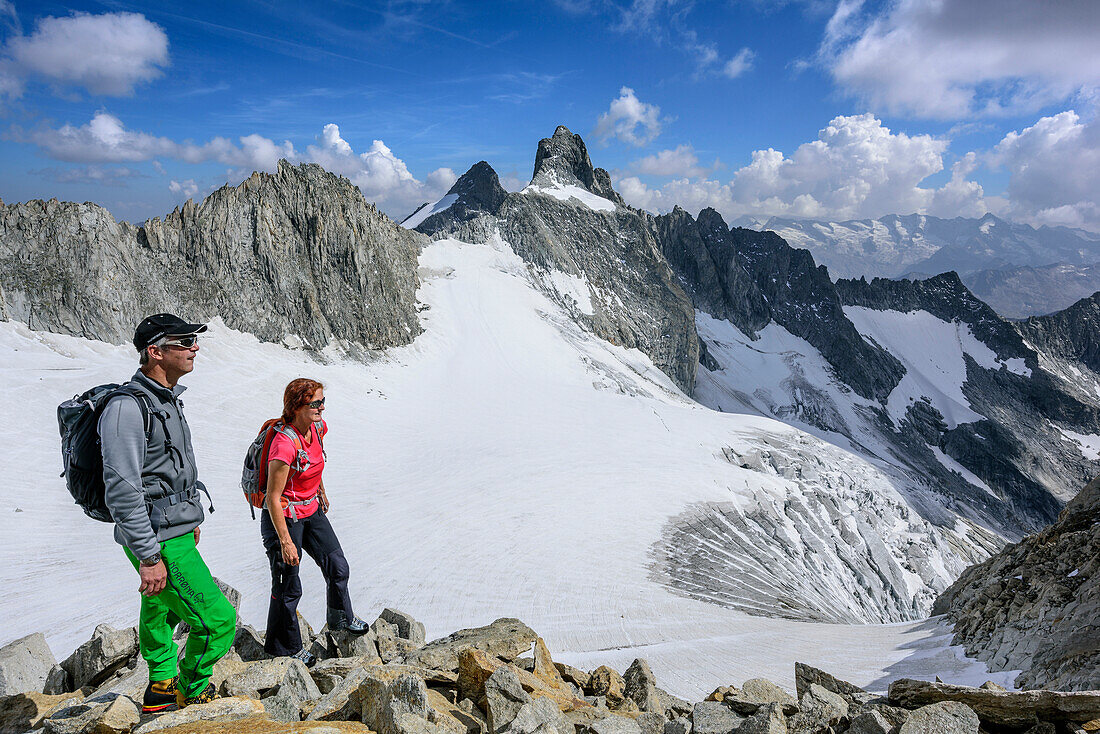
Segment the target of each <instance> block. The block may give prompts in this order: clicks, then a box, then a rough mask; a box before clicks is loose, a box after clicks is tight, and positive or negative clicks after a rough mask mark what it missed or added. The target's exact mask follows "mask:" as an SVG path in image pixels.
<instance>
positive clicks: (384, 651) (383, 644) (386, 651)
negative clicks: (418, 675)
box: [375, 635, 420, 663]
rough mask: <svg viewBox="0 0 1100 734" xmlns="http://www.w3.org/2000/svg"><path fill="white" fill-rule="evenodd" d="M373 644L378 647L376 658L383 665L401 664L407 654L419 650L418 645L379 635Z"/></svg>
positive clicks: (398, 638) (390, 636)
mask: <svg viewBox="0 0 1100 734" xmlns="http://www.w3.org/2000/svg"><path fill="white" fill-rule="evenodd" d="M375 644H377V645H378V657H379V658H381V660H382V662H383V663H397V662H401V661H403V660H404V659H405V657H406V656H407V655H409V653H413V652H416V651H417V650H418V649H420V646H419V645H417V644H415V643H412V642H409V641H408V640H405V639H402V638H400V637H394V636H392V635H380V636H379V637H378V639H377V641H376V643H375Z"/></svg>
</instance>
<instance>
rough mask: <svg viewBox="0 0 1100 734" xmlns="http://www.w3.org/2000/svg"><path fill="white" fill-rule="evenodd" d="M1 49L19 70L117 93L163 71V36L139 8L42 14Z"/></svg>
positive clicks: (165, 59)
mask: <svg viewBox="0 0 1100 734" xmlns="http://www.w3.org/2000/svg"><path fill="white" fill-rule="evenodd" d="M9 7H10V5H9ZM13 12H14V11H13ZM3 53H4V55H5V56H7V57H8V58H10V59H11V65H12V68H13V70H14V71H13V72H12V73H15V74H17V75H18V76H28V75H33V76H37V77H39V78H41V79H43V80H45V81H48V82H51V83H54V84H58V85H65V86H78V87H84V88H85V89H87V90H88V91H89V92H91V93H93V94H105V95H112V96H121V95H128V94H132V93H133V91H134V87H135V86H137V85H138V84H141V83H143V82H148V81H151V80H152V79H156V78H157V77H159V76H160V75H161V74H162V67H164V66H166V65H167V64H168V36H167V35H166V34H165V33H164V29H163V28H161V27H160V26H158V25H157V24H156V23H152V22H150V21H149V20H147V19H146V18H145V16H144V15H141V14H139V13H104V14H102V15H89V14H87V13H74V14H73V15H70V16H66V17H64V18H55V17H47V18H42V19H41V20H39V21H38V22H37V23H36V24H35V28H34V32H33V33H32V34H31V35H29V36H23V35H18V36H15V37H14V38H11V39H9V40H8V42H7V45H6V46H5V47H4V49H3Z"/></svg>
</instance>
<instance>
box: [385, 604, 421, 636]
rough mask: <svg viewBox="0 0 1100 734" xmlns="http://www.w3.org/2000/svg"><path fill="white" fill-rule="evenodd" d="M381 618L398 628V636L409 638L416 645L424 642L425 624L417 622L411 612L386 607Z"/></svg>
mask: <svg viewBox="0 0 1100 734" xmlns="http://www.w3.org/2000/svg"><path fill="white" fill-rule="evenodd" d="M378 616H379V619H384V620H385V621H387V622H389V623H390V624H392V625H394V626H395V627H396V628H397V636H398V637H400V638H401V639H403V640H408V641H409V642H411V643H413V644H414V645H423V644H424V640H425V637H424V625H423V623H421V622H417V621H416V619H414V618H413V616H412V615H411V614H406V613H405V612H401V611H398V610H396V609H390V608H386V609H383V610H382V613H381V614H380V615H378Z"/></svg>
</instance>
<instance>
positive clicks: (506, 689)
mask: <svg viewBox="0 0 1100 734" xmlns="http://www.w3.org/2000/svg"><path fill="white" fill-rule="evenodd" d="M530 702H531V697H530V696H529V695H528V694H527V692H526V691H524V690H523V686H522V685H520V682H519V678H517V677H516V674H515V673H513V672H512V671H510V670H508V668H504V667H502V668H500V669H499V670H497V671H496V672H494V673H493V674H492V675H490V676H489V678H488V680H486V681H485V720H486V722H487V724H488V726H489V734H498V732H502V731H504V730H506V729H507V728H508V727H509V726H510V725H511V724H512V721H514V720H515V718H516V716H518V715H519V712H520V709H522V708H523V707H524V706H525V705H527V704H528V703H530Z"/></svg>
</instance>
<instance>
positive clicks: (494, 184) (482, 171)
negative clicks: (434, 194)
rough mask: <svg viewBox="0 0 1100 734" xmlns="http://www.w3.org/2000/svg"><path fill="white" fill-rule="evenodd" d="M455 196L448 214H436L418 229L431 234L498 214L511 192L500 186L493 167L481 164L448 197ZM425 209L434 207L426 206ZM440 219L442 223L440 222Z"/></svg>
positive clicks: (465, 175)
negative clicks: (439, 228) (443, 225)
mask: <svg viewBox="0 0 1100 734" xmlns="http://www.w3.org/2000/svg"><path fill="white" fill-rule="evenodd" d="M451 196H454V197H457V198H456V199H455V200H454V203H452V204H451V205H450V206H448V207H447V208H446V209H445V210H444V211H440V212H436V213H435V214H431V215H430V216H428V217H427V218H425V219H424V221H423V222H422V223H421V224H420V225H419V226H418V229H422V230H423V231H431V230H433V229H434V228H435V226H436V225H437V224H440V223H445V222H447V221H451V222H468V221H470V220H471V219H475V218H476V217H479V216H481V215H482V214H494V213H496V212H497V211H498V210H499V209H500V205H501V204H503V203H504V199H505V198H507V196H508V192H507V191H505V190H504V187H503V186H501V185H500V178H499V177H498V176H497V172H496V171H494V170H493V167H492V166H490V165H489V164H488V163H486V162H485V161H480V162H478V163H475V164H474V165H473V166H472V167H471V168H470V170H469V171H467V172H466V173H464V174H463V175H462V176H460V177H459V179H458V180H457V181H455V183H454V185H453V186H451V188H450V190H449V191H447V197H451ZM445 198H446V197H445ZM425 206H431V205H430V204H425ZM417 211H420V210H417ZM415 214H416V213H415V212H414V213H413V215H414V216H415ZM437 217H438V218H439V219H438V220H436V218H437ZM410 219H411V217H410ZM433 220H436V221H433Z"/></svg>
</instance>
